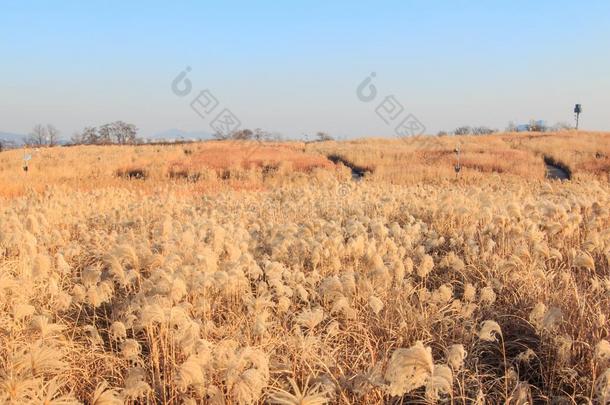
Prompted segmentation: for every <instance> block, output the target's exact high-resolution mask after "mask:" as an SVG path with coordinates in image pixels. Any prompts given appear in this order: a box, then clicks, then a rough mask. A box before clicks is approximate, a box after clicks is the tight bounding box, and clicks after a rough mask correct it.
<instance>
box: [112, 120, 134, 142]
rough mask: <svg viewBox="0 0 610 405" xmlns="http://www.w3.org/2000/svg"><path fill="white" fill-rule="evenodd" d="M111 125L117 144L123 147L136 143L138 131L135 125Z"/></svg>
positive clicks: (124, 123)
mask: <svg viewBox="0 0 610 405" xmlns="http://www.w3.org/2000/svg"><path fill="white" fill-rule="evenodd" d="M110 125H111V128H112V135H113V136H114V139H115V140H116V143H118V144H121V145H124V144H133V143H136V135H137V133H138V129H137V128H136V126H135V125H133V124H127V123H126V122H123V121H116V122H113V123H112V124H110Z"/></svg>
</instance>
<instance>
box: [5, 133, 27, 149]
mask: <svg viewBox="0 0 610 405" xmlns="http://www.w3.org/2000/svg"><path fill="white" fill-rule="evenodd" d="M25 138H26V135H22V134H15V133H11V132H1V131H0V142H2V143H3V144H6V146H8V147H10V146H22V145H23V144H24V143H25Z"/></svg>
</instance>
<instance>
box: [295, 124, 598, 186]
mask: <svg viewBox="0 0 610 405" xmlns="http://www.w3.org/2000/svg"><path fill="white" fill-rule="evenodd" d="M458 147H459V149H460V151H461V162H460V163H461V166H462V170H463V171H462V172H461V176H462V177H463V178H464V179H466V180H472V181H480V180H481V179H483V178H485V177H488V175H489V174H505V175H514V176H517V177H520V178H530V179H532V178H535V179H543V178H544V175H545V169H544V164H542V162H543V159H544V157H545V156H548V157H550V158H552V159H554V160H555V161H556V162H558V163H560V164H562V165H565V166H567V167H569V168H570V169H571V170H572V172H573V174H574V176H575V178H576V179H583V180H585V179H595V178H596V179H601V180H605V181H608V180H609V178H608V173H610V134H609V133H599V132H582V131H580V132H578V133H577V132H560V133H505V134H499V135H489V136H459V137H456V136H441V137H429V136H422V137H412V138H395V139H393V140H388V139H361V140H354V141H349V142H324V143H312V144H309V145H308V146H307V150H311V151H315V152H318V153H322V154H326V155H328V154H337V155H340V156H343V157H344V158H345V159H347V160H348V161H350V162H353V163H354V164H356V165H358V166H361V167H363V168H367V169H369V170H371V171H372V173H371V177H372V179H374V180H380V181H385V182H390V183H392V184H403V185H405V184H414V183H417V182H421V181H426V182H435V181H439V180H441V181H442V180H447V179H452V178H455V173H454V165H455V163H456V159H455V154H454V150H455V149H456V148H458Z"/></svg>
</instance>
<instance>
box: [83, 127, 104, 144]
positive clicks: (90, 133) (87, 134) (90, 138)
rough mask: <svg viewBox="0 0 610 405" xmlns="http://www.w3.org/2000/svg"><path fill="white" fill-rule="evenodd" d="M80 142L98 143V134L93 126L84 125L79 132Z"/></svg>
mask: <svg viewBox="0 0 610 405" xmlns="http://www.w3.org/2000/svg"><path fill="white" fill-rule="evenodd" d="M81 139H82V141H81V142H82V143H88V144H98V143H99V142H100V135H99V133H98V131H97V128H95V127H85V129H83V133H82V134H81Z"/></svg>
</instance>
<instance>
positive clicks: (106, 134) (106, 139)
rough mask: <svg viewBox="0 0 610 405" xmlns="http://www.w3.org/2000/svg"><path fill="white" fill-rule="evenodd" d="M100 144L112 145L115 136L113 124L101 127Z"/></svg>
mask: <svg viewBox="0 0 610 405" xmlns="http://www.w3.org/2000/svg"><path fill="white" fill-rule="evenodd" d="M97 133H98V135H99V136H98V140H97V143H98V144H110V143H112V136H113V134H114V128H113V126H112V124H104V125H102V126H101V127H99V129H98V131H97Z"/></svg>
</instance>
